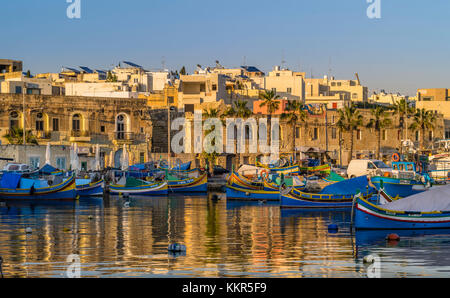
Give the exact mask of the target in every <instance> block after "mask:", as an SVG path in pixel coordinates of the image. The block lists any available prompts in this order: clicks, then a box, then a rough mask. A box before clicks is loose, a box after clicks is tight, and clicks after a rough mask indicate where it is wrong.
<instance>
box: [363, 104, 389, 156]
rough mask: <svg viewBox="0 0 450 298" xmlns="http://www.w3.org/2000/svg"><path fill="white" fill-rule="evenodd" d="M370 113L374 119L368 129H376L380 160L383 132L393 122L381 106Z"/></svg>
mask: <svg viewBox="0 0 450 298" xmlns="http://www.w3.org/2000/svg"><path fill="white" fill-rule="evenodd" d="M370 113H371V115H372V118H371V119H370V120H369V123H367V125H366V127H367V128H373V129H375V131H376V133H377V138H378V145H377V158H378V159H380V158H381V156H380V154H381V130H382V129H384V128H386V127H388V126H389V125H391V124H392V120H391V119H390V118H389V114H388V113H387V112H386V111H385V109H384V108H383V107H381V106H377V107H376V108H375V109H371V110H370Z"/></svg>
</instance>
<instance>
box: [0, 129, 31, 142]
mask: <svg viewBox="0 0 450 298" xmlns="http://www.w3.org/2000/svg"><path fill="white" fill-rule="evenodd" d="M3 137H4V138H5V139H7V140H8V142H9V143H10V144H16V145H22V144H23V129H22V128H11V129H10V130H9V132H8V133H7V134H6V135H4V136H3ZM25 142H26V143H27V144H34V145H38V141H37V139H36V136H34V135H33V133H32V132H31V130H28V131H27V132H26V134H25Z"/></svg>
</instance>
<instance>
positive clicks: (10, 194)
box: [0, 176, 77, 200]
mask: <svg viewBox="0 0 450 298" xmlns="http://www.w3.org/2000/svg"><path fill="white" fill-rule="evenodd" d="M76 198H77V192H76V189H75V176H71V177H70V178H69V179H67V180H66V181H63V182H62V183H60V184H58V185H54V186H49V187H44V188H37V189H34V190H33V191H31V190H30V189H6V188H2V189H0V200H3V199H5V200H74V199H76Z"/></svg>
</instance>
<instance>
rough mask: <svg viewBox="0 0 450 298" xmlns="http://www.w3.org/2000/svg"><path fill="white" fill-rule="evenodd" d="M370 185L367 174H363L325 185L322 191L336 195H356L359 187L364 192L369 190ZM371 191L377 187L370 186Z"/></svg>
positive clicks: (322, 192)
mask: <svg viewBox="0 0 450 298" xmlns="http://www.w3.org/2000/svg"><path fill="white" fill-rule="evenodd" d="M368 185H369V182H368V180H367V176H361V177H356V178H353V179H348V180H344V181H341V182H337V183H334V184H331V185H328V186H326V187H324V189H322V191H321V192H320V193H321V194H334V195H355V194H356V191H357V190H358V189H359V190H360V191H362V192H363V193H364V192H367V186H368ZM369 191H375V189H374V188H372V187H369Z"/></svg>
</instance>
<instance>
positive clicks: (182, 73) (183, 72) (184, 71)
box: [180, 66, 186, 76]
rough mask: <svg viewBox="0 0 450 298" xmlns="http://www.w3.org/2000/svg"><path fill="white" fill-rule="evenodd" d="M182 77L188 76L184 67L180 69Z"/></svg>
mask: <svg viewBox="0 0 450 298" xmlns="http://www.w3.org/2000/svg"><path fill="white" fill-rule="evenodd" d="M180 75H183V76H185V75H186V68H185V67H184V66H183V67H182V68H181V69H180Z"/></svg>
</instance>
